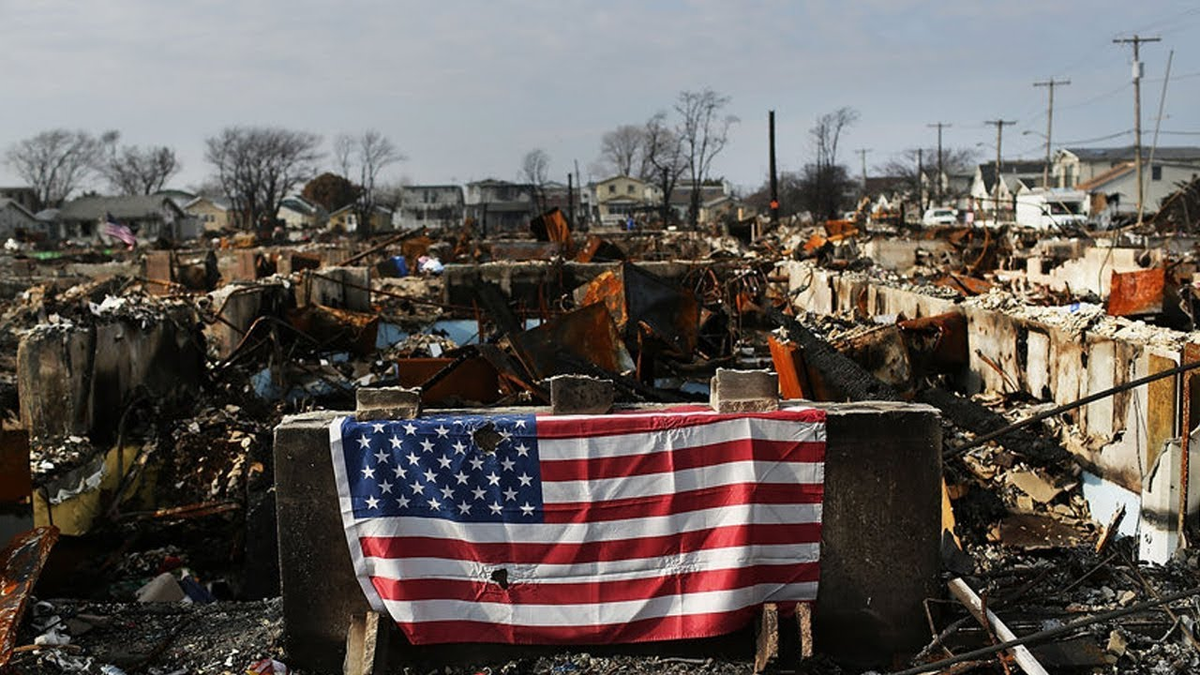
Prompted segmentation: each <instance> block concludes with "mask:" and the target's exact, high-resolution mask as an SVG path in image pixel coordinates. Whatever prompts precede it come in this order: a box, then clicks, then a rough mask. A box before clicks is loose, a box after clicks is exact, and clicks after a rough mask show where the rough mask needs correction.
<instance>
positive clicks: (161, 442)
mask: <svg viewBox="0 0 1200 675" xmlns="http://www.w3.org/2000/svg"><path fill="white" fill-rule="evenodd" d="M1188 199H1191V195H1190V193H1189V194H1184V195H1182V196H1181V197H1180V198H1179V200H1178V208H1173V209H1172V210H1169V211H1168V215H1167V216H1164V219H1163V222H1162V223H1160V224H1159V225H1158V226H1157V227H1158V229H1156V228H1155V226H1154V225H1153V224H1149V225H1148V226H1146V227H1145V228H1140V229H1139V228H1127V229H1124V230H1119V231H1110V232H1073V233H1061V234H1057V235H1054V236H1048V235H1047V234H1046V233H1044V232H1030V231H1023V230H1019V229H1013V228H982V227H970V226H949V227H940V228H926V229H919V228H913V227H910V226H904V225H899V224H895V223H894V222H891V221H889V220H888V219H886V218H881V219H878V220H872V219H870V218H866V217H857V218H856V219H855V220H848V221H830V222H826V223H812V222H804V221H801V220H799V219H792V220H788V221H785V222H782V223H778V224H772V223H770V222H769V221H767V220H765V219H759V220H753V221H747V222H745V223H742V224H741V225H740V226H739V227H737V228H733V229H732V234H731V230H730V228H728V227H726V228H725V229H724V230H722V229H719V228H715V227H714V228H712V229H702V230H699V231H674V230H671V231H652V232H624V231H616V230H612V231H592V232H572V231H571V229H570V227H569V226H568V224H567V222H566V220H565V218H563V217H562V214H561V213H560V212H557V211H553V212H550V213H548V214H546V215H545V216H543V217H541V218H538V219H536V220H535V221H534V223H533V224H532V227H531V228H530V232H529V233H528V234H526V235H524V236H516V237H509V238H504V237H499V236H493V237H490V238H480V237H478V236H477V235H475V233H473V232H472V231H471V229H470V228H465V229H463V230H462V231H442V230H437V231H435V230H414V231H406V232H400V233H388V234H386V235H378V236H376V237H375V238H374V239H372V240H360V239H349V238H341V239H337V238H331V239H329V240H328V241H324V242H320V243H317V242H309V243H304V244H273V243H260V242H258V241H255V240H253V239H252V238H245V237H243V238H238V239H236V240H227V241H221V242H217V243H215V245H202V244H200V243H195V242H194V243H193V244H191V245H181V246H179V247H177V248H173V249H162V250H131V251H126V250H120V251H97V250H62V251H54V252H52V253H44V254H40V255H38V254H32V253H29V254H21V253H18V254H16V255H8V256H6V257H4V258H0V267H2V268H3V272H2V278H3V281H2V283H0V344H2V347H3V348H2V349H0V413H2V414H3V418H4V422H3V431H2V433H0V535H3V536H2V537H0V538H2V539H3V540H5V541H8V539H9V538H10V537H12V538H13V539H12V544H11V545H10V548H9V549H8V550H7V551H6V552H5V553H4V555H3V556H0V562H2V563H3V564H4V565H5V567H4V570H3V572H2V574H3V579H4V581H5V583H6V584H9V585H8V586H5V595H3V596H0V665H2V664H8V666H9V667H10V668H14V669H17V670H16V672H26V671H29V672H105V673H108V674H109V675H114V673H115V672H119V671H112V670H102V667H113V668H117V669H120V670H123V671H124V672H150V673H172V672H184V671H187V672H237V671H239V670H245V669H246V668H247V667H255V668H258V669H259V670H258V671H257V672H267V671H268V669H270V668H276V669H278V668H286V666H283V663H282V662H284V661H286V656H285V655H283V654H282V653H280V649H279V646H278V637H279V632H280V627H279V606H278V600H273V599H272V598H275V597H276V596H277V595H278V593H279V590H278V588H279V587H278V562H277V560H278V557H277V556H278V553H277V552H278V548H279V547H287V546H289V542H287V541H277V540H276V528H275V522H274V513H275V511H274V502H273V499H274V495H273V489H272V485H273V472H274V467H273V466H272V450H271V449H272V434H273V430H274V428H275V426H276V425H277V424H278V422H279V421H280V420H281V419H282V417H283V416H284V415H285V414H289V413H295V412H303V411H309V410H318V409H323V408H324V409H347V408H353V406H354V399H355V393H356V391H357V390H358V389H359V388H362V387H367V386H372V387H386V386H402V387H409V388H418V389H419V390H420V395H421V399H422V405H423V406H424V407H426V408H448V407H464V406H471V407H490V406H513V405H548V404H549V403H550V392H549V385H548V381H549V380H550V379H551V378H553V377H555V376H557V375H563V374H582V375H591V376H594V377H597V378H602V379H605V380H609V381H611V382H612V384H613V395H614V397H615V399H616V400H617V401H618V402H626V403H634V402H665V403H704V402H707V401H708V398H709V396H708V394H709V392H708V383H709V380H710V378H711V377H712V375H713V374H714V372H715V370H716V369H717V368H718V367H720V368H735V369H754V368H769V369H772V370H774V371H776V372H777V373H778V374H779V383H780V389H781V392H780V393H781V395H782V396H784V397H785V398H792V399H808V400H813V401H847V400H880V399H883V400H898V401H916V402H923V403H927V404H930V405H932V406H934V407H936V408H938V409H939V410H940V411H941V414H942V420H943V425H944V430H943V436H944V439H945V448H946V453H945V463H944V475H945V480H944V490H943V526H944V530H945V531H944V538H943V550H942V555H943V559H944V565H945V568H946V572H945V576H946V581H947V582H948V583H949V584H950V585H949V586H948V589H949V590H948V591H947V593H946V594H944V595H943V596H942V597H938V598H930V599H929V600H928V602H927V616H928V618H929V629H930V639H931V642H930V644H929V646H928V647H927V648H926V649H925V650H924V651H923V652H922V653H920V654H916V655H912V654H909V655H897V661H896V663H895V666H896V670H897V671H904V670H905V669H906V668H908V669H912V670H911V672H1012V671H1016V670H1018V669H1022V668H1024V669H1026V671H1027V672H1030V671H1029V670H1028V667H1027V666H1026V665H1018V664H1028V663H1031V662H1040V663H1041V664H1042V666H1043V667H1045V668H1047V669H1048V670H1049V671H1050V672H1086V673H1091V672H1144V673H1166V672H1189V671H1194V670H1195V669H1196V668H1200V643H1197V641H1196V637H1195V631H1196V630H1197V629H1196V627H1195V621H1196V618H1197V616H1200V614H1198V612H1200V604H1198V603H1200V600H1197V597H1198V596H1197V593H1195V592H1189V589H1192V588H1193V587H1195V586H1197V585H1200V574H1198V570H1200V567H1198V555H1197V553H1195V551H1194V549H1191V548H1189V547H1187V546H1186V545H1185V544H1186V543H1187V542H1188V541H1195V537H1196V536H1198V534H1197V533H1196V532H1195V520H1194V518H1191V517H1189V516H1191V515H1194V513H1195V508H1196V506H1195V504H1192V503H1190V502H1191V500H1190V499H1188V498H1187V496H1188V495H1191V494H1192V492H1193V491H1196V492H1198V493H1200V490H1198V489H1197V486H1195V485H1194V483H1195V481H1192V482H1191V483H1192V484H1189V481H1188V469H1186V468H1184V469H1181V468H1180V464H1181V461H1180V458H1181V457H1182V458H1184V459H1186V458H1189V455H1190V452H1191V451H1190V448H1189V446H1190V443H1189V441H1190V438H1189V433H1188V432H1189V431H1190V430H1191V429H1192V428H1194V427H1195V426H1196V422H1195V419H1194V415H1195V413H1194V412H1192V408H1191V405H1192V404H1191V392H1192V389H1191V384H1190V383H1191V378H1190V376H1191V374H1192V372H1193V371H1192V370H1190V369H1187V370H1181V371H1180V372H1175V373H1173V374H1168V375H1169V376H1163V377H1160V378H1158V379H1154V380H1153V381H1152V382H1148V383H1144V384H1137V383H1136V381H1137V380H1138V379H1139V378H1144V377H1146V376H1152V375H1154V374H1156V373H1164V372H1166V371H1168V370H1171V369H1172V368H1176V369H1178V367H1179V366H1186V365H1187V364H1190V363H1193V362H1196V361H1200V347H1198V346H1197V344H1196V343H1194V342H1193V341H1192V340H1193V338H1192V336H1193V335H1194V333H1193V332H1192V331H1193V329H1194V327H1195V325H1194V320H1195V319H1194V318H1195V317H1196V299H1195V290H1194V289H1195V288H1196V286H1195V285H1194V278H1195V272H1196V240H1195V239H1194V238H1193V237H1191V236H1190V235H1188V234H1186V233H1182V234H1180V233H1177V232H1176V231H1175V230H1176V229H1187V228H1186V227H1184V226H1181V225H1180V224H1179V223H1176V221H1177V220H1179V219H1180V218H1183V217H1184V216H1183V214H1186V213H1188V212H1190V213H1193V214H1194V213H1196V210H1195V209H1191V210H1190V211H1189V210H1188V209H1186V208H1184V206H1185V205H1186V203H1188V202H1187V200H1188ZM1185 225H1186V224H1185ZM1130 383H1133V384H1130ZM1089 396H1092V397H1094V398H1093V399H1092V400H1090V402H1088V403H1086V404H1084V405H1075V403H1076V402H1078V401H1080V400H1081V399H1086V398H1087V397H1089ZM1060 408H1061V410H1060ZM1046 412H1052V414H1048V415H1042V416H1041V417H1042V419H1039V420H1038V421H1036V422H1034V423H1030V424H1025V425H1017V424H1015V423H1017V422H1019V421H1021V420H1025V419H1028V418H1031V417H1034V416H1038V414H1039V413H1046ZM880 442H881V443H886V439H880ZM1172 462H1173V463H1172ZM1182 465H1183V467H1187V465H1188V462H1187V461H1183V462H1182ZM1181 483H1182V485H1183V486H1184V489H1183V490H1180V484H1181ZM1181 492H1182V493H1183V494H1184V495H1185V499H1184V500H1183V503H1184V507H1185V508H1184V513H1185V516H1184V517H1180V515H1179V514H1180V508H1179V504H1180V498H1179V494H1180V493H1181ZM31 528H36V529H31ZM1181 528H1182V529H1181ZM863 536H871V534H870V532H864V533H863ZM10 588H11V589H13V590H12V592H11V593H10V592H9V589H10ZM972 598H974V599H973V600H972ZM1172 598H1174V599H1172ZM181 602H182V603H185V604H181ZM972 603H975V606H974V609H973V610H972V609H971V607H972ZM1121 610H1129V611H1127V612H1124V613H1123V614H1122V613H1121ZM973 611H974V613H972V612H973ZM989 613H990V614H989ZM980 617H982V618H980ZM989 617H991V618H989ZM993 619H994V620H993ZM1088 619H1095V620H1094V621H1089V620H1088ZM1001 624H1003V627H1002V628H999V627H998V626H1001ZM1007 634H1015V635H1021V636H1026V637H1030V636H1034V638H1036V639H1030V640H1029V644H1028V648H1025V647H1024V646H1023V645H1008V642H1011V641H1012V639H1011V638H1005V637H1003V636H1004V635H1007ZM1022 650H1024V651H1022ZM964 654H969V655H971V656H969V658H959V657H960V656H962V655H964ZM272 658H274V659H277V661H276V662H275V664H276V665H272V664H271V663H270V662H263V661H262V660H263V659H268V660H269V659H272ZM1028 659H1032V661H1029V660H1028ZM926 664H928V665H926ZM485 666H488V667H490V668H492V670H491V671H490V672H500V673H526V672H539V673H540V672H554V673H561V672H567V671H572V670H575V671H579V672H595V673H617V672H649V671H655V672H660V671H664V670H666V671H680V672H683V671H687V672H735V671H736V672H746V673H749V672H751V671H752V670H753V664H752V663H751V662H750V661H738V660H736V659H734V660H721V659H718V660H715V661H714V660H712V659H708V660H703V659H700V660H690V661H689V660H688V659H676V660H673V661H672V660H666V661H663V660H662V659H660V658H659V657H643V658H625V657H601V656H588V655H586V654H582V655H581V654H558V655H555V656H553V657H548V656H547V657H541V658H538V659H532V660H529V661H513V662H508V663H498V664H479V666H478V667H476V668H472V669H469V670H465V671H463V672H488V671H484V670H483V668H484V667H485ZM800 668H801V670H802V671H805V672H843V671H842V670H841V669H840V668H839V667H838V666H837V665H836V664H833V663H831V662H828V661H827V660H824V659H822V658H821V656H820V654H819V645H818V653H817V655H816V656H815V657H814V658H812V659H808V660H805V661H804V662H803V663H802V664H801V666H800ZM922 669H924V670H922ZM1010 669H1011V670H1010ZM275 672H280V671H279V670H276V671H275ZM906 672H907V671H906Z"/></svg>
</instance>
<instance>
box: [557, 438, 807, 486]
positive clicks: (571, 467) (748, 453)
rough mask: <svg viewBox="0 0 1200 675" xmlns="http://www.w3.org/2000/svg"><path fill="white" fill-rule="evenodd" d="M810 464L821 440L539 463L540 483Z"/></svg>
mask: <svg viewBox="0 0 1200 675" xmlns="http://www.w3.org/2000/svg"><path fill="white" fill-rule="evenodd" d="M755 460H758V461H767V462H810V463H819V462H823V461H824V460H825V443H824V442H822V441H814V442H800V441H767V440H755V439H753V438H738V439H735V440H731V441H722V442H720V443H710V444H707V445H694V446H690V447H682V448H676V449H674V450H664V451H662V452H646V453H642V454H637V455H622V456H620V457H596V458H593V459H545V458H543V459H542V461H541V462H540V467H541V471H542V480H543V481H568V480H595V479H599V478H625V477H627V476H640V475H645V474H652V473H670V472H672V471H682V470H684V469H694V468H697V467H702V466H711V465H715V464H730V463H732V462H749V461H755Z"/></svg>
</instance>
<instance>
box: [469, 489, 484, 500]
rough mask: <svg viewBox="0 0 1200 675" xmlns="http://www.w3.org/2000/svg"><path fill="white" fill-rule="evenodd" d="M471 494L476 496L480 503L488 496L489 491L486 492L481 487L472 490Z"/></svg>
mask: <svg viewBox="0 0 1200 675" xmlns="http://www.w3.org/2000/svg"><path fill="white" fill-rule="evenodd" d="M471 494H472V495H475V499H477V500H479V501H483V498H484V497H486V496H487V490H484V489H483V488H481V487H477V488H475V489H474V490H471Z"/></svg>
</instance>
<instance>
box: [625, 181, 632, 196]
mask: <svg viewBox="0 0 1200 675" xmlns="http://www.w3.org/2000/svg"><path fill="white" fill-rule="evenodd" d="M625 194H627V195H631V194H633V185H632V184H631V185H626V186H625Z"/></svg>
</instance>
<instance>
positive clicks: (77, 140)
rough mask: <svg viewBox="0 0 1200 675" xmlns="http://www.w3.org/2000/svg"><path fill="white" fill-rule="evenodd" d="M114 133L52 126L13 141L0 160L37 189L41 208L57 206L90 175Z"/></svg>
mask: <svg viewBox="0 0 1200 675" xmlns="http://www.w3.org/2000/svg"><path fill="white" fill-rule="evenodd" d="M117 136H118V134H117V132H115V131H110V132H108V133H105V134H103V135H102V136H100V137H96V136H93V135H91V134H89V133H88V132H86V131H82V130H80V131H71V130H69V129H52V130H49V131H43V132H41V133H39V134H37V135H36V136H31V137H30V138H26V139H24V140H21V141H17V142H16V143H14V144H13V145H12V146H10V147H9V148H8V151H7V152H6V153H5V155H4V159H5V163H6V164H7V165H8V166H9V167H10V168H12V170H13V171H14V172H16V174H17V175H18V176H20V177H21V178H22V179H23V180H24V181H25V182H26V183H27V184H28V185H29V186H30V187H31V188H33V189H34V191H35V192H37V198H38V204H39V206H40V207H41V208H47V207H54V206H61V205H62V203H63V202H64V201H66V199H67V197H69V196H70V195H71V193H72V192H74V191H75V190H76V189H78V188H80V187H82V186H83V185H84V183H86V182H87V181H88V179H89V178H91V176H92V175H93V174H94V173H95V169H96V166H97V164H98V163H99V160H100V158H101V156H102V155H103V152H104V148H105V147H106V145H107V144H109V143H112V142H115V141H116V139H117Z"/></svg>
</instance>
